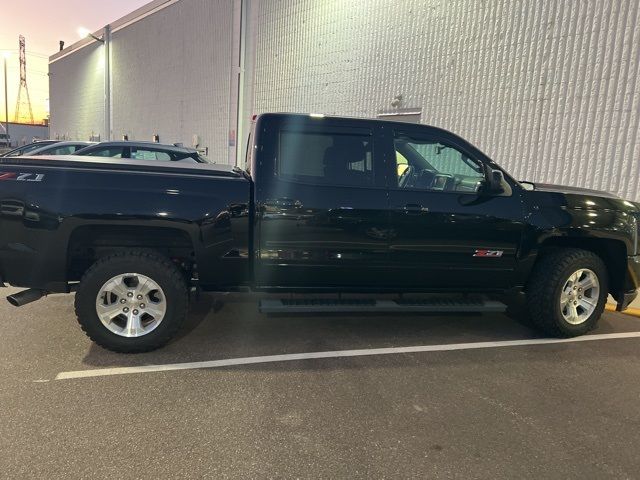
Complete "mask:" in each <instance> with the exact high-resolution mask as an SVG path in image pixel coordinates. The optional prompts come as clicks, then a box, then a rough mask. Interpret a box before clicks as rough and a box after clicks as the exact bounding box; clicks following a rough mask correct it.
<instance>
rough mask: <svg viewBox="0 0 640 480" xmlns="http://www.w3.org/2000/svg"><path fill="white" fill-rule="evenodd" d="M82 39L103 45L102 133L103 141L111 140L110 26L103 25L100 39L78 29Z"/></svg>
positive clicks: (85, 30)
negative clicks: (103, 135) (89, 39)
mask: <svg viewBox="0 0 640 480" xmlns="http://www.w3.org/2000/svg"><path fill="white" fill-rule="evenodd" d="M78 35H80V37H82V38H93V39H94V40H95V41H96V42H100V43H102V44H103V45H104V131H105V137H106V138H105V140H111V131H112V130H113V128H111V53H110V47H111V45H110V44H111V25H105V27H104V33H103V34H102V38H100V37H96V36H95V35H94V34H93V33H91V32H90V31H89V30H88V29H87V28H84V27H80V28H78Z"/></svg>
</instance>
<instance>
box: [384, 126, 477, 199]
mask: <svg viewBox="0 0 640 480" xmlns="http://www.w3.org/2000/svg"><path fill="white" fill-rule="evenodd" d="M395 150H396V172H397V182H398V183H397V186H398V187H399V188H403V189H419V190H431V191H447V192H469V193H473V192H477V191H478V189H479V188H480V186H481V185H482V183H483V181H484V178H485V177H484V169H483V166H482V164H481V163H479V162H477V161H475V160H473V159H471V158H469V157H468V156H467V155H466V154H465V153H464V152H463V151H461V150H459V149H458V148H456V147H454V146H452V145H448V144H446V143H443V142H440V141H438V140H436V139H430V140H419V139H414V138H410V137H405V136H399V137H397V138H396V140H395Z"/></svg>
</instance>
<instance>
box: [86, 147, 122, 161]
mask: <svg viewBox="0 0 640 480" xmlns="http://www.w3.org/2000/svg"><path fill="white" fill-rule="evenodd" d="M82 155H87V156H89V157H111V158H122V147H107V148H99V149H97V150H92V151H90V152H87V153H83V154H82Z"/></svg>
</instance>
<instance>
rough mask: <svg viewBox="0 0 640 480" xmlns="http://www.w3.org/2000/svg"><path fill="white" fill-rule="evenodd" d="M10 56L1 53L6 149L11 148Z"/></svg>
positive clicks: (7, 53)
mask: <svg viewBox="0 0 640 480" xmlns="http://www.w3.org/2000/svg"><path fill="white" fill-rule="evenodd" d="M10 56H11V53H10V52H3V53H2V57H3V58H4V130H5V132H4V133H6V135H7V143H8V145H7V146H8V147H11V143H10V142H11V137H9V95H8V94H7V60H8V59H9V57H10Z"/></svg>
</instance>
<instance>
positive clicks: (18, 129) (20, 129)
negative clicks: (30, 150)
mask: <svg viewBox="0 0 640 480" xmlns="http://www.w3.org/2000/svg"><path fill="white" fill-rule="evenodd" d="M0 131H1V132H3V133H4V123H3V124H2V126H1V127H0ZM9 136H10V137H11V145H12V146H13V147H19V146H20V145H26V144H27V143H31V142H33V140H34V139H37V140H46V139H48V138H49V127H47V126H45V125H29V124H26V123H13V122H9Z"/></svg>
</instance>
